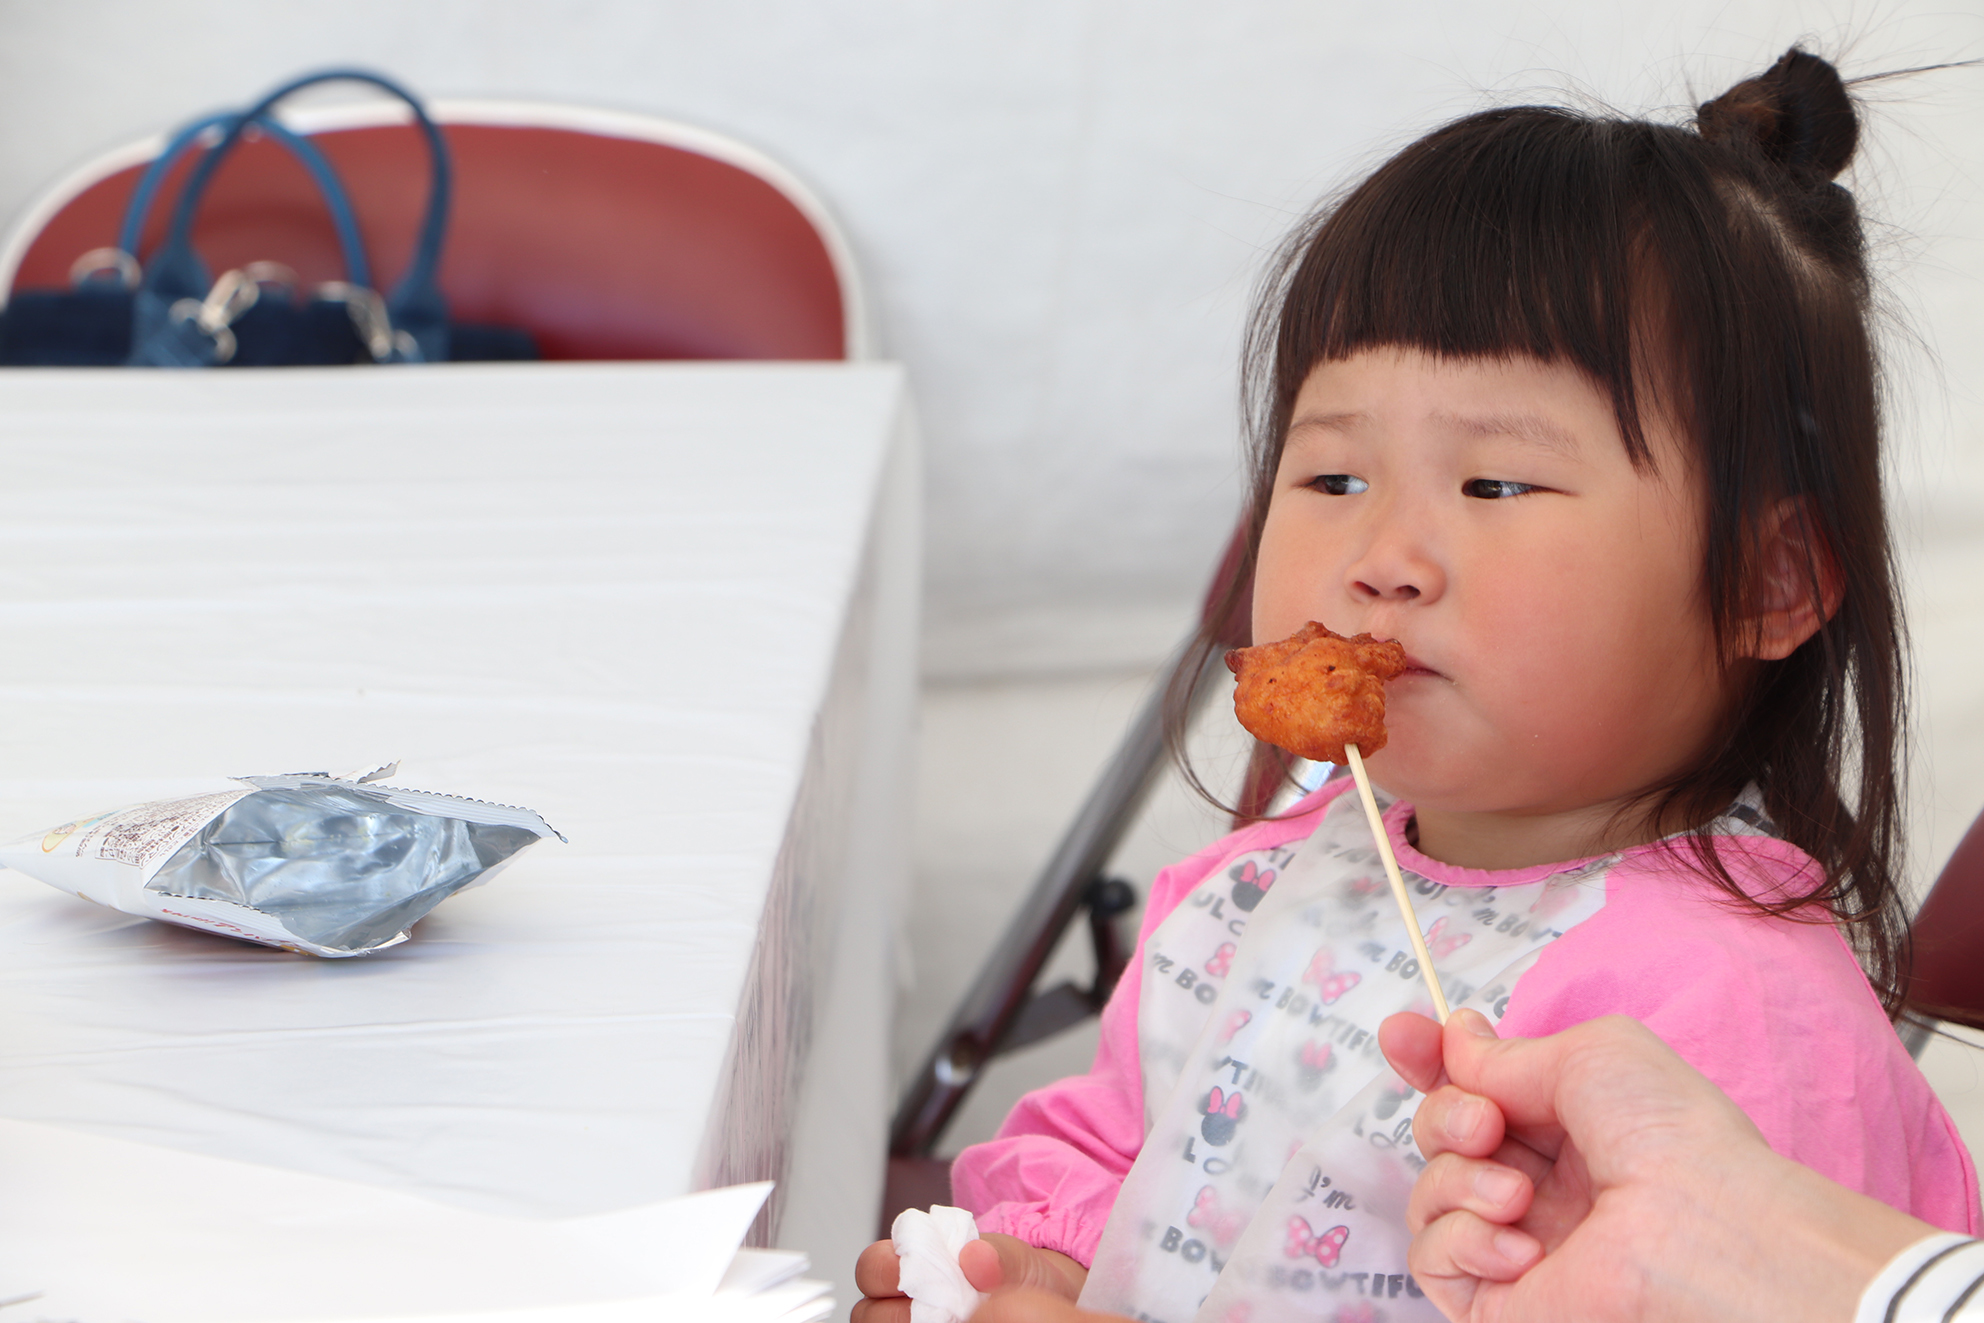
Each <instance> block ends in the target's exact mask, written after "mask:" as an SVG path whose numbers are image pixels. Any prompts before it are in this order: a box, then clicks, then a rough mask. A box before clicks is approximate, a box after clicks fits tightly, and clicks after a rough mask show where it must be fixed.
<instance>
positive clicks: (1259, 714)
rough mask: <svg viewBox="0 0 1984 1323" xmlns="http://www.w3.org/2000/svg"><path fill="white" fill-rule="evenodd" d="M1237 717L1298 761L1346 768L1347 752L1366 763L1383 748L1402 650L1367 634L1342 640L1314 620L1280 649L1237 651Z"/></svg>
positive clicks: (1229, 661)
mask: <svg viewBox="0 0 1984 1323" xmlns="http://www.w3.org/2000/svg"><path fill="white" fill-rule="evenodd" d="M1226 665H1227V669H1229V670H1231V671H1232V672H1233V674H1234V675H1236V676H1238V677H1239V680H1240V683H1239V687H1238V688H1237V689H1235V690H1234V692H1233V711H1234V715H1236V716H1238V717H1239V718H1240V724H1241V725H1243V726H1245V727H1246V728H1247V731H1248V733H1249V734H1251V735H1253V736H1254V738H1256V739H1260V740H1266V741H1267V742H1268V743H1269V744H1278V745H1280V746H1281V747H1282V748H1284V749H1286V750H1288V751H1289V752H1290V753H1292V754H1294V755H1295V756H1297V757H1298V758H1309V759H1313V760H1315V761H1317V762H1329V763H1341V762H1343V761H1344V752H1343V746H1344V745H1346V744H1355V745H1356V746H1357V751H1358V752H1359V753H1361V754H1363V755H1364V756H1365V757H1369V756H1370V755H1372V754H1374V753H1376V752H1377V751H1378V750H1380V749H1382V748H1384V747H1385V681H1387V680H1393V679H1396V678H1397V677H1398V676H1399V675H1400V674H1402V673H1403V672H1404V670H1405V648H1404V647H1403V646H1402V645H1401V644H1399V643H1398V642H1397V641H1395V640H1386V641H1383V642H1380V641H1379V640H1377V639H1374V638H1372V637H1371V636H1370V635H1369V634H1359V635H1357V636H1355V637H1354V638H1345V637H1343V635H1341V634H1332V633H1331V632H1330V631H1329V629H1328V628H1326V627H1325V626H1323V625H1322V624H1320V623H1318V622H1316V621H1313V620H1312V621H1310V622H1309V623H1308V624H1306V625H1304V626H1302V628H1301V629H1299V630H1297V631H1295V633H1293V634H1291V635H1289V636H1288V637H1287V638H1285V639H1283V640H1282V641H1281V642H1279V643H1263V644H1260V645H1258V646H1256V647H1252V648H1235V649H1234V650H1233V651H1231V652H1229V653H1227V654H1226Z"/></svg>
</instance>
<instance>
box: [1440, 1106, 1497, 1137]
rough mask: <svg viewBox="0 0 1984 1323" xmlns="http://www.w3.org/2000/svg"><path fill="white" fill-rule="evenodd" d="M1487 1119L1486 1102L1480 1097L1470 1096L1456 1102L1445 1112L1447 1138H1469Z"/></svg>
mask: <svg viewBox="0 0 1984 1323" xmlns="http://www.w3.org/2000/svg"><path fill="white" fill-rule="evenodd" d="M1487 1119H1488V1104H1487V1103H1486V1102H1484V1101H1482V1100H1481V1099H1479V1098H1475V1097H1472V1096H1470V1097H1468V1098H1466V1099H1464V1100H1462V1101H1461V1102H1457V1103H1455V1104H1454V1105H1453V1107H1452V1108H1450V1109H1449V1110H1448V1112H1447V1138H1448V1139H1451V1140H1454V1141H1456V1142H1464V1141H1466V1140H1468V1139H1471V1138H1473V1137H1474V1132H1475V1131H1477V1130H1479V1129H1480V1128H1481V1123H1482V1122H1483V1121H1485V1120H1487Z"/></svg>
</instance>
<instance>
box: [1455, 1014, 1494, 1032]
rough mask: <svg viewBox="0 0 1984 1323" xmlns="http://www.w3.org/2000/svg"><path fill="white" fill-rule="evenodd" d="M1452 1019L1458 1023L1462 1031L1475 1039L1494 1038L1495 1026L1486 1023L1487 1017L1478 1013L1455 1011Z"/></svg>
mask: <svg viewBox="0 0 1984 1323" xmlns="http://www.w3.org/2000/svg"><path fill="white" fill-rule="evenodd" d="M1454 1018H1455V1019H1457V1020H1459V1021H1460V1027H1461V1028H1462V1029H1464V1030H1466V1031H1467V1032H1468V1033H1470V1034H1472V1035H1474V1036H1475V1037H1476V1038H1493V1037H1495V1036H1496V1035H1495V1026H1494V1025H1492V1024H1490V1023H1488V1017H1487V1016H1485V1015H1483V1014H1482V1013H1481V1012H1480V1011H1455V1012H1454Z"/></svg>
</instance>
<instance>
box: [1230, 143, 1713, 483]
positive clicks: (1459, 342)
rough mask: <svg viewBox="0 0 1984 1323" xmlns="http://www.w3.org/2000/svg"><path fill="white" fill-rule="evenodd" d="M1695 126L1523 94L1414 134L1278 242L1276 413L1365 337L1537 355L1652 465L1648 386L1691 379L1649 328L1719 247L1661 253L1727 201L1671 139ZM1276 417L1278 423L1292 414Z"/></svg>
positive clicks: (1364, 344)
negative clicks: (1590, 113)
mask: <svg viewBox="0 0 1984 1323" xmlns="http://www.w3.org/2000/svg"><path fill="white" fill-rule="evenodd" d="M1687 136H1691V135H1686V134H1684V132H1683V131H1682V130H1678V129H1670V128H1667V127H1665V126H1661V125H1654V124H1648V123H1645V122H1640V121H1634V122H1627V121H1610V120H1596V119H1591V118H1588V117H1585V116H1581V115H1576V114H1573V113H1571V112H1568V111H1563V110H1557V109H1552V108H1549V107H1532V106H1523V107H1515V108H1512V109H1506V110H1496V111H1490V112H1487V113H1485V114H1481V115H1475V116H1471V117H1469V118H1467V119H1463V120H1460V121H1458V122H1456V123H1454V124H1451V125H1448V126H1447V127H1446V128H1443V129H1440V130H1438V131H1436V132H1434V133H1432V134H1430V135H1428V136H1427V137H1425V138H1422V139H1420V140H1419V141H1418V142H1416V143H1414V144H1413V145H1412V146H1410V147H1408V148H1407V149H1406V150H1405V151H1403V152H1401V153H1400V154H1399V155H1398V156H1396V157H1394V158H1392V159H1391V160H1390V161H1388V162H1386V164H1385V165H1384V166H1382V167H1381V168H1380V169H1379V170H1378V171H1377V172H1376V173H1375V174H1373V175H1371V176H1370V177H1369V178H1368V179H1366V180H1365V181H1364V182H1363V183H1362V184H1361V185H1359V186H1358V187H1357V188H1356V189H1355V190H1354V191H1353V192H1352V193H1350V194H1349V196H1347V197H1346V198H1344V199H1343V201H1342V202H1341V204H1339V205H1338V206H1337V207H1335V208H1334V209H1333V210H1330V211H1327V212H1326V213H1325V214H1323V215H1322V216H1320V217H1318V218H1317V219H1315V220H1313V221H1312V222H1311V223H1310V224H1309V225H1308V226H1305V227H1304V229H1303V232H1302V233H1300V234H1298V235H1297V236H1295V238H1294V240H1293V241H1292V242H1291V244H1290V245H1289V247H1288V248H1287V249H1286V250H1284V258H1283V261H1282V264H1281V266H1280V268H1279V269H1278V271H1277V272H1276V273H1275V275H1276V277H1278V278H1279V280H1280V281H1281V283H1282V284H1283V287H1284V292H1285V298H1284V299H1283V300H1281V301H1280V304H1281V306H1279V307H1278V308H1276V310H1275V319H1274V320H1275V325H1274V327H1273V332H1272V334H1273V346H1272V355H1271V357H1272V363H1273V367H1272V375H1273V376H1274V378H1275V382H1274V387H1273V388H1272V390H1271V392H1270V394H1271V396H1272V397H1273V399H1274V402H1275V404H1276V405H1277V406H1280V407H1279V408H1277V409H1276V410H1275V411H1276V412H1277V413H1280V412H1283V411H1285V409H1286V408H1287V407H1288V406H1290V405H1292V403H1293V399H1294V393H1295V391H1297V390H1299V389H1300V387H1301V383H1302V380H1303V379H1304V378H1306V377H1307V375H1308V374H1309V372H1310V371H1311V370H1312V369H1313V368H1314V367H1315V366H1316V365H1317V364H1318V363H1322V362H1328V361H1332V360H1337V359H1342V358H1347V357H1349V356H1351V355H1353V354H1355V353H1358V352H1359V351H1361V350H1365V349H1373V348H1384V347H1391V348H1406V349H1416V350H1420V351H1422V352H1425V353H1427V354H1431V355H1434V356H1437V357H1443V358H1475V357H1488V358H1512V357H1516V356H1521V355H1527V356H1530V357H1534V358H1537V359H1541V360H1543V361H1545V362H1552V363H1557V362H1565V363H1570V364H1572V365H1574V366H1576V367H1578V368H1579V369H1581V370H1582V371H1583V372H1584V373H1585V374H1586V375H1587V376H1588V377H1590V378H1591V379H1592V380H1593V382H1595V383H1596V384H1597V385H1598V386H1599V387H1600V388H1601V389H1603V390H1604V391H1605V392H1606V393H1607V394H1608V395H1609V396H1610V398H1611V400H1612V403H1613V407H1614V409H1615V411H1616V413H1617V416H1618V423H1619V431H1620V435H1621V436H1622V437H1623V438H1624V441H1625V445H1626V450H1627V453H1628V454H1629V455H1630V456H1631V458H1632V460H1633V462H1634V463H1635V464H1636V465H1642V466H1644V465H1646V464H1647V463H1648V462H1649V456H1648V451H1647V447H1646V441H1645V434H1644V432H1643V430H1642V428H1641V426H1640V417H1639V414H1640V410H1639V402H1638V395H1639V388H1643V387H1644V384H1645V383H1647V382H1648V381H1653V380H1658V381H1661V382H1663V384H1664V385H1678V384H1680V379H1681V378H1685V377H1686V376H1687V375H1689V374H1688V373H1687V372H1686V370H1685V364H1683V363H1682V362H1679V361H1677V359H1676V353H1675V352H1674V351H1676V350H1678V348H1679V346H1677V345H1674V344H1671V343H1661V342H1662V341H1665V340H1666V339H1667V337H1666V336H1665V335H1661V334H1656V333H1654V328H1655V327H1658V326H1662V325H1672V324H1673V321H1674V319H1673V317H1672V316H1671V315H1669V314H1670V312H1671V309H1669V308H1666V307H1662V306H1659V305H1667V304H1669V303H1670V302H1671V300H1672V298H1673V297H1674V296H1675V295H1676V294H1678V293H1679V291H1677V290H1675V289H1674V280H1673V276H1672V273H1675V272H1679V271H1686V270H1689V269H1690V267H1691V266H1692V267H1693V269H1695V270H1697V271H1699V270H1700V269H1701V267H1702V263H1703V261H1705V260H1710V254H1707V253H1697V254H1695V259H1696V260H1695V261H1693V262H1692V263H1691V262H1690V261H1689V260H1688V257H1687V255H1685V254H1683V253H1676V252H1671V251H1668V250H1669V249H1671V248H1674V247H1677V246H1678V247H1680V248H1683V249H1686V248H1690V247H1696V246H1698V245H1697V244H1695V243H1691V242H1690V238H1691V236H1690V234H1689V231H1693V235H1692V238H1694V239H1695V240H1701V239H1702V238H1703V237H1704V236H1705V233H1706V232H1710V231H1705V230H1704V229H1703V227H1702V226H1701V224H1700V219H1699V218H1700V217H1701V215H1702V211H1701V208H1702V207H1704V206H1706V207H1707V208H1709V209H1710V211H1711V212H1717V211H1720V210H1722V206H1721V203H1720V201H1719V199H1718V198H1717V197H1716V193H1715V189H1714V187H1713V185H1712V182H1711V180H1710V179H1709V178H1708V176H1707V175H1706V173H1705V172H1703V171H1702V170H1701V169H1700V167H1699V165H1698V164H1696V163H1695V162H1692V161H1690V160H1689V159H1688V154H1687V153H1686V152H1685V150H1676V148H1677V146H1679V145H1678V144H1675V143H1671V142H1668V141H1665V140H1666V139H1668V138H1670V137H1672V138H1682V137H1687ZM1691 215H1692V216H1694V217H1695V218H1696V219H1695V220H1694V221H1693V222H1692V223H1687V222H1686V221H1684V219H1683V218H1685V217H1688V216H1691ZM1677 241H1678V242H1677ZM1677 259H1678V260H1677ZM1272 278H1274V277H1271V279H1272ZM1654 291H1659V293H1658V295H1656V294H1655V293H1654ZM1684 301H1687V302H1693V300H1692V299H1685V296H1684ZM1257 329H1259V330H1265V329H1266V328H1265V327H1262V328H1257ZM1264 338H1265V337H1262V336H1259V335H1257V336H1256V337H1255V342H1256V346H1257V348H1261V349H1265V348H1267V345H1265V344H1263V343H1262V340H1263V339H1264ZM1656 346H1657V349H1656ZM1677 374H1678V375H1677ZM1663 393H1665V392H1663ZM1687 394H1688V392H1687V391H1685V390H1680V391H1674V392H1672V398H1673V399H1674V400H1675V402H1676V403H1680V402H1682V401H1683V400H1685V398H1686V396H1687ZM1261 421H1263V422H1266V421H1268V420H1266V419H1262V420H1261ZM1274 421H1275V423H1278V424H1279V425H1280V426H1281V427H1283V428H1285V426H1286V418H1285V416H1284V417H1281V418H1278V419H1276V420H1274ZM1678 421H1681V422H1682V423H1683V424H1684V426H1685V425H1686V424H1687V423H1688V422H1689V421H1690V420H1688V419H1685V418H1683V419H1680V420H1678ZM1270 425H1274V424H1270Z"/></svg>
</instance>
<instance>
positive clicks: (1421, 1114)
mask: <svg viewBox="0 0 1984 1323" xmlns="http://www.w3.org/2000/svg"><path fill="white" fill-rule="evenodd" d="M1503 1132H1504V1127H1503V1124H1502V1110H1501V1108H1499V1107H1497V1106H1495V1104H1494V1103H1492V1102H1489V1101H1488V1100H1487V1099H1486V1098H1483V1097H1481V1096H1480V1095H1479V1094H1473V1093H1469V1092H1467V1091H1466V1090H1465V1089H1458V1088H1455V1087H1454V1086H1453V1085H1451V1084H1447V1085H1443V1086H1441V1087H1440V1088H1437V1089H1434V1090H1432V1091H1431V1092H1429V1093H1428V1094H1427V1095H1426V1101H1425V1102H1423V1103H1420V1104H1419V1110H1418V1111H1417V1112H1416V1113H1414V1114H1413V1117H1412V1138H1413V1142H1415V1143H1416V1144H1418V1145H1419V1151H1420V1152H1421V1153H1423V1154H1425V1155H1426V1156H1427V1157H1429V1158H1430V1157H1433V1156H1434V1155H1435V1154H1439V1153H1459V1154H1461V1155H1463V1156H1465V1157H1470V1158H1485V1157H1487V1156H1488V1155H1489V1154H1491V1153H1493V1152H1494V1151H1495V1150H1496V1149H1497V1148H1498V1147H1500V1145H1501V1143H1502V1135H1503Z"/></svg>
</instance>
